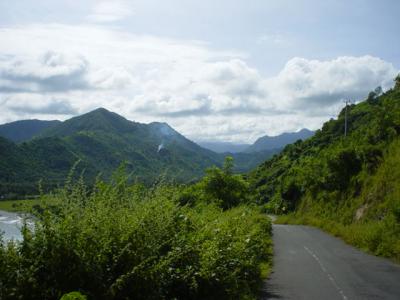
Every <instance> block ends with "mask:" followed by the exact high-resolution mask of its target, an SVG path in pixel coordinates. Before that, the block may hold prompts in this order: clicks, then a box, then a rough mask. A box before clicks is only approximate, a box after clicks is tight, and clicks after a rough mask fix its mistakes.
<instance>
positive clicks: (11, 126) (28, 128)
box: [0, 120, 61, 143]
mask: <svg viewBox="0 0 400 300" xmlns="http://www.w3.org/2000/svg"><path fill="white" fill-rule="evenodd" d="M60 123H61V121H41V120H21V121H16V122H12V123H8V124H4V125H0V136H2V137H5V138H7V139H9V140H11V141H13V142H16V143H19V142H25V141H28V140H30V139H32V137H34V136H35V135H38V134H39V133H41V132H42V131H43V130H45V129H48V128H50V127H54V126H55V125H57V124H60Z"/></svg>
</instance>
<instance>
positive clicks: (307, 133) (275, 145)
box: [244, 129, 314, 153]
mask: <svg viewBox="0 0 400 300" xmlns="http://www.w3.org/2000/svg"><path fill="white" fill-rule="evenodd" d="M313 135H314V131H311V130H308V129H302V130H300V131H298V132H289V133H282V134H280V135H277V136H268V135H266V136H263V137H260V138H259V139H257V140H256V141H255V143H254V144H253V145H251V146H250V147H248V148H247V149H245V150H244V152H246V153H252V152H258V151H265V150H272V149H282V148H283V147H285V146H286V145H288V144H292V143H294V142H296V141H297V140H305V139H308V138H309V137H311V136H313Z"/></svg>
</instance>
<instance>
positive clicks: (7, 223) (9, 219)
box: [0, 210, 24, 241]
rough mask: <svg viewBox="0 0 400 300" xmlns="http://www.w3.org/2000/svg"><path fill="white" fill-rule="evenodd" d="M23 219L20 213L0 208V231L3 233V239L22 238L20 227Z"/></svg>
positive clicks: (18, 239)
mask: <svg viewBox="0 0 400 300" xmlns="http://www.w3.org/2000/svg"><path fill="white" fill-rule="evenodd" d="M23 220H24V219H23V216H21V214H17V213H11V212H7V211H3V210H0V232H2V233H3V238H4V240H5V241H8V240H11V239H14V240H17V241H20V240H22V235H21V227H22V225H23Z"/></svg>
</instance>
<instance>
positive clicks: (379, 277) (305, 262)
mask: <svg viewBox="0 0 400 300" xmlns="http://www.w3.org/2000/svg"><path fill="white" fill-rule="evenodd" d="M273 233H274V237H273V239H274V254H275V256H274V266H273V270H272V274H271V276H270V278H269V279H268V280H267V281H266V284H265V287H264V290H263V294H262V297H261V298H262V299H296V300H300V299H307V300H313V299H316V300H331V299H332V300H352V299H363V300H364V299H396V300H400V265H397V264H394V263H392V262H391V261H389V260H386V259H383V258H378V257H375V256H372V255H368V254H366V253H363V252H361V251H359V250H357V249H355V248H353V247H351V246H348V245H346V244H345V243H344V242H343V241H341V240H340V239H337V238H335V237H333V236H330V235H328V234H326V233H324V232H322V231H321V230H319V229H316V228H313V227H309V226H292V225H274V227H273Z"/></svg>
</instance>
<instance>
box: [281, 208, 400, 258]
mask: <svg viewBox="0 0 400 300" xmlns="http://www.w3.org/2000/svg"><path fill="white" fill-rule="evenodd" d="M275 223H277V224H292V225H300V224H302V225H310V226H314V227H318V228H321V229H322V230H324V231H326V232H328V233H330V234H332V235H334V236H336V237H339V238H341V239H343V240H344V241H345V242H346V243H348V244H350V245H353V246H355V247H357V248H359V249H361V250H363V251H365V252H367V253H370V254H373V255H378V256H383V257H386V258H390V259H392V260H393V261H395V262H397V263H400V232H399V226H398V224H396V221H395V220H393V219H392V218H390V217H389V218H385V219H383V220H380V221H367V222H358V223H352V224H348V225H343V224H341V223H339V222H335V221H333V220H327V219H322V218H318V217H315V216H310V215H300V214H288V215H282V216H279V217H278V219H277V220H276V221H275Z"/></svg>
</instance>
